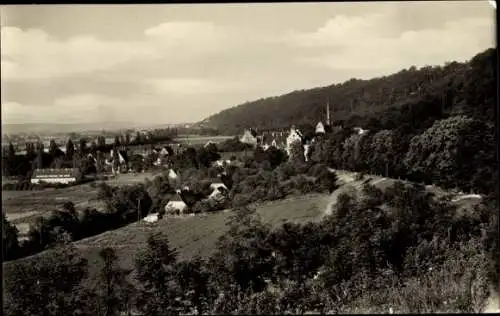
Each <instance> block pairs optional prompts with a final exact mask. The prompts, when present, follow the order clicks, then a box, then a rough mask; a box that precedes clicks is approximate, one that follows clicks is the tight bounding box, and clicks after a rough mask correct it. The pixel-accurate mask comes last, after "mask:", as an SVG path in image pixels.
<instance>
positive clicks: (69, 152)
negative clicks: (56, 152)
mask: <svg viewBox="0 0 500 316" xmlns="http://www.w3.org/2000/svg"><path fill="white" fill-rule="evenodd" d="M74 154H75V145H74V144H73V141H72V140H71V138H69V139H68V142H67V143H66V159H67V160H73V155H74Z"/></svg>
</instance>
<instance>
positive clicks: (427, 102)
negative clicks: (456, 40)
mask: <svg viewBox="0 0 500 316" xmlns="http://www.w3.org/2000/svg"><path fill="white" fill-rule="evenodd" d="M495 54H496V50H495V49H493V48H491V49H488V50H486V51H484V52H481V53H479V54H477V55H476V56H475V57H473V58H472V59H471V60H470V61H469V62H465V63H458V62H451V63H447V64H446V65H442V66H426V67H423V68H420V69H417V68H416V67H414V66H412V67H410V68H409V69H404V70H401V71H400V72H398V73H395V74H392V75H389V76H384V77H380V78H374V79H370V80H359V79H351V80H349V81H346V82H344V83H340V84H334V85H330V86H327V87H320V88H314V89H310V90H300V91H294V92H291V93H288V94H285V95H282V96H275V97H268V98H263V99H260V100H257V101H253V102H247V103H244V104H241V105H238V106H235V107H233V108H230V109H227V110H224V111H221V112H219V113H217V114H215V115H212V116H210V117H208V118H206V119H205V120H203V121H202V122H200V124H202V125H203V126H206V127H211V128H218V129H219V130H220V131H221V132H222V133H235V132H236V133H238V132H241V130H242V129H243V128H249V127H254V128H258V129H267V128H276V127H288V126H290V125H291V124H295V125H302V124H316V122H318V121H319V120H324V118H325V114H324V113H325V104H326V102H327V100H330V105H331V106H330V112H331V117H332V119H333V120H335V121H344V122H347V123H352V124H360V125H362V124H365V125H366V124H368V123H369V122H368V121H369V120H370V119H371V121H372V122H371V123H374V121H377V120H380V119H381V117H382V116H383V115H384V114H386V113H388V112H391V111H394V110H395V109H398V111H399V110H401V108H402V107H406V108H410V107H413V108H415V107H420V108H422V107H425V108H427V110H429V108H439V111H442V112H444V113H447V114H453V113H457V112H460V113H463V114H468V115H471V116H481V117H486V118H488V117H489V119H491V120H492V119H493V110H494V106H495V101H494V97H495V91H496V88H495V87H496V86H495V70H496V66H495V62H496V56H495ZM427 110H426V111H427ZM379 125H380V124H379ZM384 127H385V128H387V126H384Z"/></svg>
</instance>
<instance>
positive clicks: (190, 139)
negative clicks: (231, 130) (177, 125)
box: [174, 135, 234, 145]
mask: <svg viewBox="0 0 500 316" xmlns="http://www.w3.org/2000/svg"><path fill="white" fill-rule="evenodd" d="M233 137H234V136H199V135H180V136H179V137H176V138H174V140H175V141H177V142H181V143H184V144H189V145H204V144H206V143H207V142H208V141H212V142H214V143H220V142H223V141H225V140H228V139H231V138H233Z"/></svg>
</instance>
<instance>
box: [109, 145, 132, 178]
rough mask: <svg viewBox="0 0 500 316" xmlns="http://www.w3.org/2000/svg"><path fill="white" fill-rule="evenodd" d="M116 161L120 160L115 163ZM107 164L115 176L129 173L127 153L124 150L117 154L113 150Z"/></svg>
mask: <svg viewBox="0 0 500 316" xmlns="http://www.w3.org/2000/svg"><path fill="white" fill-rule="evenodd" d="M115 159H118V161H116V162H115V161H114V160H115ZM106 164H107V165H110V166H111V168H112V172H113V174H117V173H122V172H127V170H128V168H127V165H128V155H127V152H126V151H124V150H117V152H116V153H115V151H114V150H113V149H111V152H110V158H109V159H107V160H106Z"/></svg>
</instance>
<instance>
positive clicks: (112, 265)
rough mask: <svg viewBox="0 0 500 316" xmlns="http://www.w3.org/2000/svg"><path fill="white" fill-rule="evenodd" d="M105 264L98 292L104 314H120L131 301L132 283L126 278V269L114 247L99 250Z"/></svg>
mask: <svg viewBox="0 0 500 316" xmlns="http://www.w3.org/2000/svg"><path fill="white" fill-rule="evenodd" d="M99 258H100V259H101V260H102V261H103V263H104V265H103V267H102V268H101V271H100V273H99V279H98V285H97V287H96V288H97V293H98V297H99V301H100V304H99V305H100V307H101V308H102V312H103V315H104V316H114V315H120V312H122V311H123V308H124V307H125V306H126V305H127V304H128V303H129V301H130V299H131V295H132V285H131V284H130V283H128V281H127V280H126V271H125V270H124V269H122V268H120V266H119V265H118V257H117V256H116V253H115V251H114V249H113V248H109V247H107V248H104V249H102V250H101V251H100V252H99Z"/></svg>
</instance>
